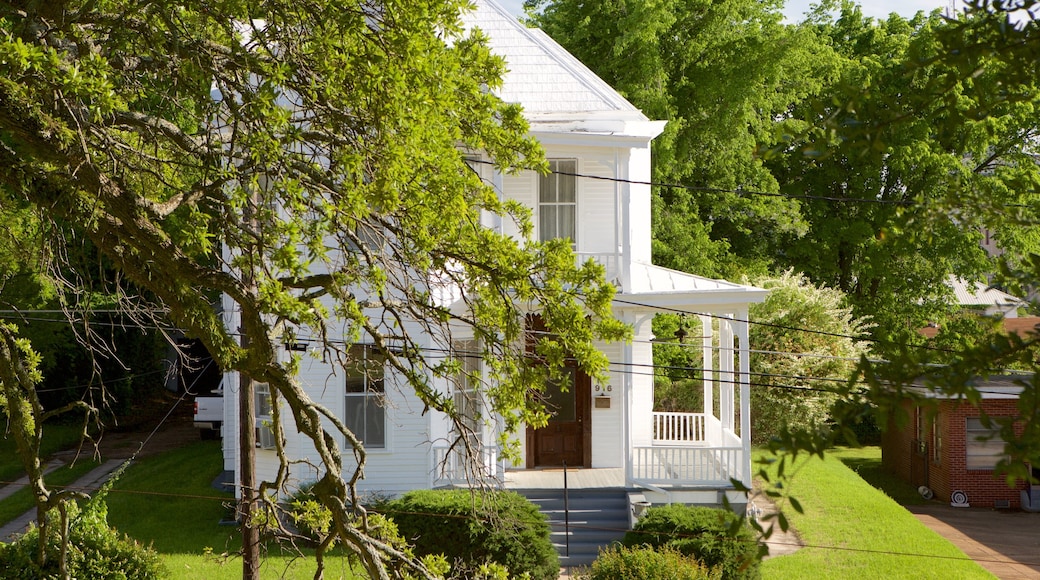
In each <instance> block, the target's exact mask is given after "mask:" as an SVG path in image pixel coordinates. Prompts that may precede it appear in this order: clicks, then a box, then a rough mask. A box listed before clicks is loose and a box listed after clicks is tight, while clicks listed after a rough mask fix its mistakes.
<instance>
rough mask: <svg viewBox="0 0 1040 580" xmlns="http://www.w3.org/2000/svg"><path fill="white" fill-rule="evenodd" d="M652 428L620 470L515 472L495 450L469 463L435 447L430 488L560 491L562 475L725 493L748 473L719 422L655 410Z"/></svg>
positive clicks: (597, 482)
mask: <svg viewBox="0 0 1040 580" xmlns="http://www.w3.org/2000/svg"><path fill="white" fill-rule="evenodd" d="M652 424H653V439H652V443H651V445H647V446H633V447H632V449H631V451H630V453H628V454H627V457H628V462H627V463H628V465H627V466H624V467H607V468H593V469H581V468H568V469H564V468H563V467H552V468H538V469H514V468H512V467H511V466H509V465H508V464H507V462H505V461H504V460H501V459H500V458H499V454H498V448H497V447H493V446H488V447H483V448H481V449H480V450H479V456H480V460H479V461H477V462H473V461H465V460H464V454H463V453H461V452H459V451H457V450H450V449H449V448H448V446H446V445H441V446H434V448H433V451H434V453H433V461H434V466H433V486H434V487H449V486H463V487H468V486H471V485H485V486H491V487H502V488H506V489H549V488H554V489H562V488H563V487H564V477H566V478H567V482H566V483H567V487H570V488H575V489H581V488H604V487H619V488H620V487H624V488H628V489H633V488H643V489H647V490H652V491H680V490H683V489H699V490H703V489H717V490H725V489H733V484H732V482H731V479H736V480H738V481H744V480H745V476H746V475H748V473H749V469H750V457H749V456H748V455H746V454H745V446H744V445H743V444H742V442H741V440H740V438H739V437H737V436H736V435H735V434H733V432H732V431H731V430H729V429H727V428H726V427H724V426H723V423H722V422H721V421H720V420H719V419H718V418H716V417H714V416H712V415H707V414H704V413H672V412H656V411H655V412H653V414H652Z"/></svg>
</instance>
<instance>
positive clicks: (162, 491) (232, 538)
mask: <svg viewBox="0 0 1040 580" xmlns="http://www.w3.org/2000/svg"><path fill="white" fill-rule="evenodd" d="M221 464H222V460H221V456H220V442H219V441H199V442H195V443H193V444H191V445H188V446H187V447H184V448H181V449H178V450H175V451H171V452H169V453H164V454H162V455H159V456H153V457H147V458H144V459H141V460H139V461H137V462H135V463H134V464H133V465H131V466H130V468H129V469H127V471H126V473H125V474H123V477H122V478H121V479H120V480H119V482H118V483H117V484H116V486H115V488H114V489H113V490H112V493H111V494H110V495H109V498H108V506H109V514H108V521H109V523H110V524H111V525H112V526H113V527H115V528H116V529H117V530H119V531H121V532H123V533H126V534H127V535H129V536H130V537H132V538H135V539H137V540H139V541H141V542H142V543H144V544H150V545H151V546H152V547H153V548H154V549H155V550H156V551H158V552H159V553H160V554H162V555H163V559H164V561H165V562H166V566H167V567H168V568H169V569H170V571H171V573H172V575H171V578H173V579H175V580H220V579H225V578H226V579H229V580H230V579H237V578H241V577H242V560H241V559H240V558H238V557H229V558H221V557H219V555H221V554H224V553H228V554H233V553H235V552H236V551H237V550H238V549H239V548H240V547H241V536H240V535H239V534H238V532H237V530H236V528H235V527H234V526H221V525H219V522H220V520H221V519H222V518H223V517H224V516H225V514H226V512H227V509H228V506H229V502H231V500H232V496H231V494H228V493H222V492H220V491H218V490H216V489H213V488H212V487H211V486H210V483H211V482H212V481H213V479H214V478H215V477H216V476H217V475H218V474H219V473H220V470H221ZM347 566H348V565H347V563H346V560H345V559H344V558H330V561H329V562H327V563H326V572H325V577H326V578H329V579H333V578H353V577H354V576H353V575H352V574H351V573H350V570H349V568H348V567H347ZM313 575H314V563H313V560H312V559H311V558H295V557H293V556H292V555H291V554H273V553H272V554H268V555H266V557H265V558H264V562H263V567H262V569H261V577H262V578H270V579H275V578H278V579H281V578H286V579H296V578H299V579H301V580H302V579H310V578H312V577H313Z"/></svg>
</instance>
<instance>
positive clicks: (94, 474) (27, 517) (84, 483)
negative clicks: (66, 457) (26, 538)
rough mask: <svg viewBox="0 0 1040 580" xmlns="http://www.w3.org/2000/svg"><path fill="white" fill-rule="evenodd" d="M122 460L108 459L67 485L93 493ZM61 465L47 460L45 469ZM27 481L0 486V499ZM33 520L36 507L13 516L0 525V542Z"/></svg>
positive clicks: (20, 487) (51, 469)
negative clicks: (13, 517)
mask: <svg viewBox="0 0 1040 580" xmlns="http://www.w3.org/2000/svg"><path fill="white" fill-rule="evenodd" d="M124 461H126V460H125V459H109V460H108V461H106V462H104V463H102V464H101V465H99V466H97V467H95V468H94V469H92V470H90V472H88V473H87V474H86V475H84V476H83V477H81V478H79V479H77V480H76V481H75V482H73V483H72V484H70V485H69V487H70V488H73V489H75V490H77V491H82V492H84V493H93V492H95V491H97V490H98V489H99V488H100V487H101V486H102V485H103V484H104V483H105V480H106V479H108V476H109V475H110V474H111V473H112V472H113V471H115V470H116V469H118V468H119V466H120V465H122V464H123V462H124ZM62 465H64V462H62V461H55V460H52V461H49V462H48V463H47V467H46V471H47V472H50V471H53V470H54V469H57V468H58V467H61V466H62ZM28 483H29V479H28V478H27V477H23V478H21V479H19V480H17V481H15V482H14V483H12V484H10V485H7V486H4V487H3V488H0V500H2V499H4V498H6V497H9V496H10V495H11V494H13V493H15V492H17V491H18V490H19V489H22V488H24V487H25V486H26V485H28ZM35 521H36V509H35V508H34V509H31V510H29V511H27V512H25V513H24V514H22V515H21V516H19V517H17V518H15V519H14V520H12V521H10V522H7V523H6V524H4V525H3V526H0V542H7V541H10V540H11V537H12V536H16V535H18V534H21V533H23V532H24V531H25V530H26V528H28V527H29V524H30V523H31V522H35Z"/></svg>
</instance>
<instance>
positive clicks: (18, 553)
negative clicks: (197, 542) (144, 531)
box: [0, 497, 167, 580]
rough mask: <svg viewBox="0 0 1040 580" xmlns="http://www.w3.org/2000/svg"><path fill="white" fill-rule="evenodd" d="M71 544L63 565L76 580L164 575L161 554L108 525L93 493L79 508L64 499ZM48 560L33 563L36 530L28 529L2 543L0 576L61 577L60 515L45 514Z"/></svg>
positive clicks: (147, 579) (14, 579)
mask: <svg viewBox="0 0 1040 580" xmlns="http://www.w3.org/2000/svg"><path fill="white" fill-rule="evenodd" d="M67 506H68V508H67V509H68V511H69V546H68V552H67V557H66V566H67V569H68V572H69V577H70V578H76V579H77V580H153V579H155V578H163V577H165V576H166V575H167V571H166V569H165V568H164V567H163V565H162V561H161V560H160V559H159V555H158V554H156V553H155V552H154V551H152V550H151V549H149V548H146V547H144V546H142V545H140V544H139V543H137V542H136V541H134V540H132V539H130V538H128V537H126V536H124V535H122V534H119V533H118V532H117V531H116V530H114V529H113V528H111V527H109V525H108V521H107V508H106V506H105V504H104V500H103V498H99V497H95V498H94V499H91V500H90V501H89V502H87V504H86V506H85V507H84V508H83V510H82V511H80V509H79V507H78V506H77V505H76V503H74V502H68V504H67ZM47 519H48V523H49V525H48V526H47V527H46V530H47V532H46V533H47V547H46V553H47V564H46V565H45V566H43V567H40V566H39V565H37V563H36V551H37V547H38V545H39V543H38V541H39V537H40V528H37V527H35V526H34V527H31V528H30V529H29V531H27V532H25V533H24V534H22V535H21V536H19V537H18V538H17V539H15V541H14V542H12V543H10V544H6V545H4V544H0V578H4V579H5V580H38V579H39V578H59V577H60V572H59V570H58V555H59V553H60V550H61V536H60V533H59V526H60V518H59V517H58V514H57V513H56V511H52V512H51V513H49V514H48V516H47Z"/></svg>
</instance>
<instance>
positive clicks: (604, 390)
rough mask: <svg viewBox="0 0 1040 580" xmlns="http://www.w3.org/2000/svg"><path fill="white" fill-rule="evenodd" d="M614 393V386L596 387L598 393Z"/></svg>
mask: <svg viewBox="0 0 1040 580" xmlns="http://www.w3.org/2000/svg"><path fill="white" fill-rule="evenodd" d="M613 391H614V385H596V392H597V393H611V392H613Z"/></svg>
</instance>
